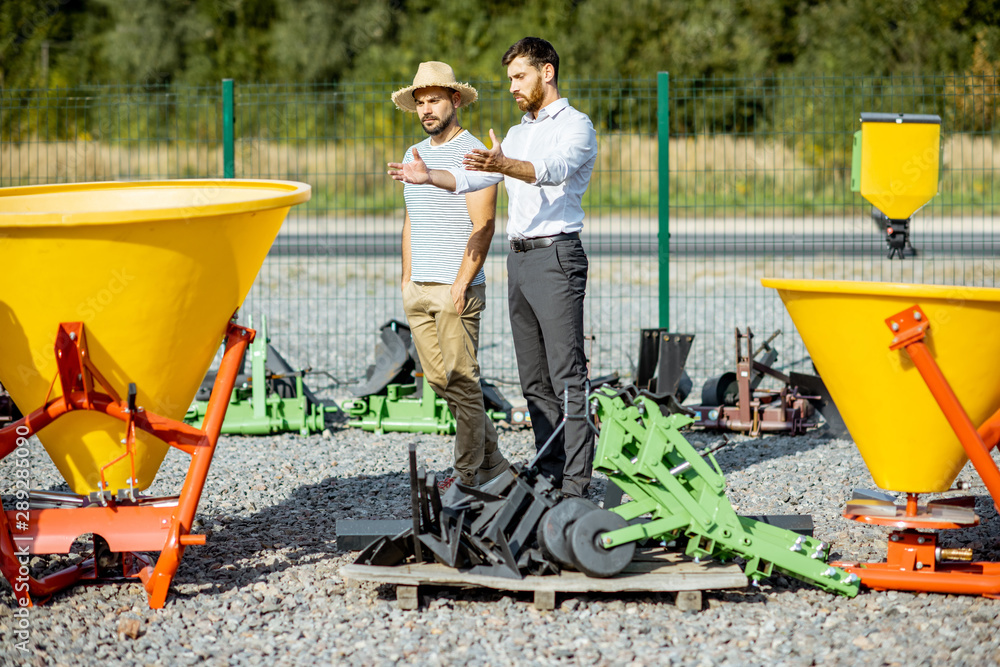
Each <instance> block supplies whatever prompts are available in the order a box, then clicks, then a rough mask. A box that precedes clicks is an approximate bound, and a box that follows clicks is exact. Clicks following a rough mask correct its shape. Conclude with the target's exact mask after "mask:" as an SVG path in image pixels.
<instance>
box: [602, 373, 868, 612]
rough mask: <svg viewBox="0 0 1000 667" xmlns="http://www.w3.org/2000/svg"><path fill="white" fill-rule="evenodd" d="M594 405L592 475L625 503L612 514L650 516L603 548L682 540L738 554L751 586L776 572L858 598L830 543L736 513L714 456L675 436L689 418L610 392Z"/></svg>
mask: <svg viewBox="0 0 1000 667" xmlns="http://www.w3.org/2000/svg"><path fill="white" fill-rule="evenodd" d="M591 401H594V402H596V413H597V416H598V417H599V419H600V424H601V429H600V437H599V439H598V442H597V452H596V454H595V457H594V469H595V470H599V471H601V472H603V473H605V474H606V475H607V476H608V478H609V479H610V480H611V481H612V482H614V483H615V484H616V485H617V486H618V487H619V488H621V490H622V491H623V492H624V493H625V494H627V495H628V497H629V498H630V500H629V501H628V502H626V503H625V504H623V505H620V506H619V507H615V508H613V509H612V510H611V511H612V512H615V513H616V514H618V515H619V516H621V517H622V518H624V519H626V520H627V521H632V520H633V519H637V518H639V517H642V516H646V515H649V517H650V520H649V521H648V522H645V523H632V524H630V525H629V526H627V527H625V528H620V529H618V530H614V531H611V532H607V533H604V534H603V536H602V538H601V539H602V543H603V546H604V547H605V548H609V549H610V548H613V547H615V546H617V545H620V544H626V543H629V542H635V541H638V540H644V539H654V540H663V541H671V540H681V539H683V538H687V547H686V549H685V553H686V554H687V555H688V556H689V557H692V558H695V559H696V560H697V559H702V558H714V559H717V560H726V559H729V558H733V557H736V556H738V557H740V558H742V559H744V560H745V561H746V565H745V567H744V573H745V574H746V575H747V577H749V578H750V579H751V581H753V582H754V583H757V582H759V581H760V580H761V579H763V578H766V577H769V576H771V574H772V573H773V572H774V571H775V570H777V571H778V572H783V573H785V574H788V575H790V576H792V577H795V578H797V579H801V580H802V581H805V582H807V583H810V584H813V585H816V586H818V587H820V588H822V589H825V590H828V591H831V592H834V593H839V594H841V595H846V596H848V597H853V596H855V595H857V593H858V586H859V580H858V578H857V577H856V576H855V575H853V574H849V573H848V572H845V571H844V570H842V569H840V568H837V567H833V566H832V565H829V564H827V558H828V557H829V552H830V547H829V545H828V544H827V543H825V542H822V541H820V540H817V539H814V538H811V537H806V536H804V535H799V534H797V533H794V532H792V531H789V530H785V529H783V528H778V527H775V526H771V525H768V524H765V523H761V522H759V521H755V520H753V519H748V518H746V517H741V516H739V515H737V514H736V511H735V510H734V509H733V506H732V505H731V504H730V503H729V499H728V498H727V497H726V480H725V477H724V476H723V474H722V471H721V470H720V469H719V466H718V464H717V463H716V461H715V457H714V456H712V454H711V453H708V454H707V455H705V456H702V454H701V453H699V452H698V450H696V449H695V448H694V447H693V446H692V445H691V444H690V443H689V442H688V441H687V440H685V439H684V436H682V435H681V434H680V431H679V429H680V428H682V427H683V426H686V425H688V424H690V423H692V422H693V421H694V420H693V419H691V418H690V417H687V416H685V415H679V414H674V415H664V414H663V413H662V412H661V411H660V407H659V405H657V404H656V403H655V402H654V401H652V400H650V399H648V398H645V397H641V396H640V397H636V398H632V397H631V396H629V395H628V393H627V392H619V393H616V392H613V391H612V390H610V389H607V388H603V389H601V390H598V391H597V392H595V393H594V394H592V395H591Z"/></svg>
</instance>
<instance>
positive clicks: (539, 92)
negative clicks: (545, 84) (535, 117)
mask: <svg viewBox="0 0 1000 667" xmlns="http://www.w3.org/2000/svg"><path fill="white" fill-rule="evenodd" d="M543 99H545V90H544V88H542V80H541V79H538V81H537V82H535V85H534V87H533V88H532V89H531V90H529V91H528V94H527V95H524V96H523V97H521V99H519V100H518V101H517V108H518V109H520V110H521V111H527V112H530V113H536V112H537V111H538V110H539V109H541V108H542V100H543Z"/></svg>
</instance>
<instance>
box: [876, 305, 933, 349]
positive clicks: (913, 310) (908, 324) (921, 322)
mask: <svg viewBox="0 0 1000 667" xmlns="http://www.w3.org/2000/svg"><path fill="white" fill-rule="evenodd" d="M885 323H886V326H888V327H889V328H890V329H891V330H892V333H893V336H894V337H893V339H892V345H890V346H889V349H890V350H898V349H900V348H903V347H906V346H907V345H910V344H911V343H916V342H917V341H921V340H923V339H924V335H925V334H926V333H927V330H928V329H930V328H931V323H930V321H929V320H928V319H927V315H925V314H924V311H922V310H921V309H920V306H917V305H915V306H912V307H910V308H907V309H906V310H904V311H902V312H899V313H896V314H895V315H893V316H892V317H890V318H888V319H886V321H885Z"/></svg>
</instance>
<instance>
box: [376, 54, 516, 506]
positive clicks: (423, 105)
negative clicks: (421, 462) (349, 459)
mask: <svg viewBox="0 0 1000 667" xmlns="http://www.w3.org/2000/svg"><path fill="white" fill-rule="evenodd" d="M476 97H477V93H476V89H475V88H473V87H472V86H470V85H468V84H466V83H459V82H458V81H456V80H455V74H454V72H453V71H452V69H451V67H450V66H449V65H447V64H445V63H442V62H425V63H420V66H419V67H418V68H417V75H416V76H415V77H414V78H413V85H411V86H407V87H405V88H402V89H400V90H397V91H396V92H395V93H393V94H392V101H393V102H394V103H395V104H396V106H397V107H398V108H399V109H401V110H403V111H409V112H411V113H416V114H417V116H418V117H419V120H420V123H421V125H422V127H423V128H424V131H425V132H426V133H427V134H428V135H430V136H429V137H427V138H426V139H424V140H423V141H421V142H420V143H418V144H417V145H415V146H411V147H410V149H409V150H407V151H406V155H405V156H404V157H403V163H409V162H412V161H414V160H420V161H421V163H423V164H427V165H430V166H431V168H433V169H448V168H458V169H460V168H461V164H462V159H463V156H464V155H466V154H467V153H469V152H470V151H473V150H485V148H486V147H485V146H484V145H483V143H482V142H481V141H479V140H478V139H476V138H475V137H474V136H472V134H471V133H470V132H468V131H467V130H464V129H463V128H462V126H461V124H459V122H458V113H457V111H458V108H459V107H464V106H468V105H469V104H472V103H473V102H475V101H476ZM403 198H404V200H405V201H406V215H405V217H404V219H403V285H402V287H403V309H404V311H405V312H406V319H407V320H408V321H409V323H410V333H411V335H412V337H413V343H414V345H415V346H416V348H417V356H418V357H419V358H420V365H421V367H422V368H423V372H424V376H425V377H426V378H427V381H428V382H429V383H430V385H431V387H433V388H434V391H435V393H437V395H438V396H440V397H441V398H443V399H444V400H445V401H447V402H448V407H449V408H450V409H451V413H452V415H454V417H455V422H456V434H455V465H454V474H453V476H449V477H447V478H446V479H445V480H443V481H442V482H441V484H440V486H441V487H442V488H447V487H448V486H450V485H451V483H452V482H453V481H455V480H457V481H459V482H461V483H463V484H466V485H469V486H478V487H480V488H484V489H485V490H490V488H491V487H493V486H497V485H502V484H503V482H504V481H505V478H507V477H509V476H510V472H509V471H508V468H509V467H510V464H509V463H508V462H507V459H506V458H504V456H503V454H502V453H501V452H500V450H499V447H498V446H497V431H496V429H495V428H494V427H493V422H492V420H491V419H490V418H489V417H488V416H487V414H486V408H485V405H484V403H483V391H482V386H481V385H480V383H479V362H478V360H477V358H476V355H477V352H478V349H479V324H480V315H481V313H482V312H483V310H484V309H485V307H486V275H485V273H484V272H483V262H485V260H486V253H487V252H488V251H489V247H490V241H491V240H492V239H493V230H494V223H495V220H496V201H497V189H496V187H488V188H485V189H482V190H479V191H477V192H470V193H469V194H467V195H465V196H456V195H454V194H451V193H449V192H445V191H444V190H438V189H436V188H421V187H419V186H416V185H405V186H404V188H403Z"/></svg>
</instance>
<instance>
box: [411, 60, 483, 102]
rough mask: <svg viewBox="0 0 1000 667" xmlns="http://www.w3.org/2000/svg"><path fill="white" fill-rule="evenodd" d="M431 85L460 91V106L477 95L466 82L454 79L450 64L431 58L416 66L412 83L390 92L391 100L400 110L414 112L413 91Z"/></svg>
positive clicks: (473, 99) (474, 99) (471, 100)
mask: <svg viewBox="0 0 1000 667" xmlns="http://www.w3.org/2000/svg"><path fill="white" fill-rule="evenodd" d="M432 86H441V87H442V88H451V89H452V90H454V91H457V92H459V93H461V94H462V99H461V101H460V102H459V103H458V106H460V107H464V106H468V105H470V104H472V103H473V102H475V101H476V98H477V97H479V93H477V92H476V89H475V88H473V87H472V86H470V85H469V84H467V83H459V82H458V81H456V80H455V72H453V71H452V69H451V65H449V64H448V63H442V62H438V61H436V60H431V61H429V62H426V63H420V67H418V68H417V75H416V76H415V77H413V85H412V86H407V87H406V88H400V89H399V90H397V91H396V92H394V93H393V94H392V101H393V102H394V103H395V104H396V106H397V107H399V108H400V109H401V110H402V111H411V112H413V113H416V112H417V103H416V101H415V100H414V99H413V91H415V90H416V89H417V88H430V87H432Z"/></svg>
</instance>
